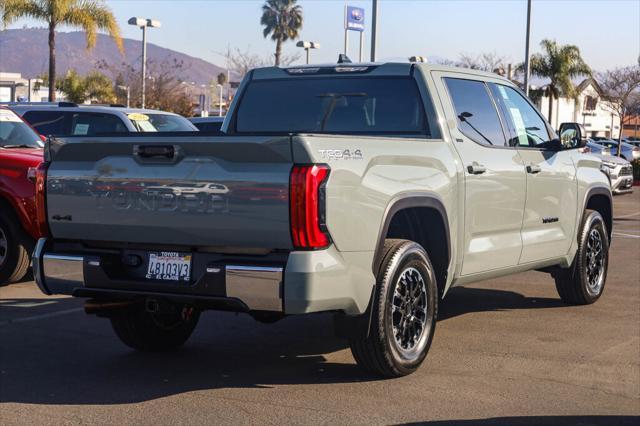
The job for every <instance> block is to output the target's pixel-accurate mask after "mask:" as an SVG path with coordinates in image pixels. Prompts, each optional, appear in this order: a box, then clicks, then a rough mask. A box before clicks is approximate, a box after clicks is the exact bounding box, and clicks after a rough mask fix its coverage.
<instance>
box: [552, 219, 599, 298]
mask: <svg viewBox="0 0 640 426" xmlns="http://www.w3.org/2000/svg"><path fill="white" fill-rule="evenodd" d="M608 268H609V236H608V234H607V230H606V225H605V223H604V219H603V218H602V216H601V215H600V213H598V212H597V211H595V210H586V211H585V213H584V217H583V219H582V225H581V230H580V235H579V237H578V251H577V253H576V257H575V259H574V260H573V264H572V265H571V267H570V268H568V269H563V270H559V271H557V272H556V274H555V277H554V278H555V281H556V289H557V290H558V294H559V295H560V298H561V299H562V301H563V302H565V303H567V304H570V305H588V304H591V303H594V302H595V301H596V300H598V299H599V298H600V296H601V295H602V292H603V291H604V285H605V282H606V280H607V270H608Z"/></svg>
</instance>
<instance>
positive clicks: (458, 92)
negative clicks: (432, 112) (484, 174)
mask: <svg viewBox="0 0 640 426" xmlns="http://www.w3.org/2000/svg"><path fill="white" fill-rule="evenodd" d="M445 82H446V85H447V89H448V90H449V95H450V96H451V101H452V102H453V107H454V109H455V111H456V116H457V119H458V128H459V129H460V131H461V132H462V133H464V135H465V136H466V137H468V138H470V139H472V140H474V141H476V142H477V143H479V144H482V145H496V146H504V145H505V137H504V133H503V131H502V125H501V124H500V118H499V117H498V111H496V107H495V105H494V103H493V100H492V99H491V97H490V95H489V92H488V90H487V87H486V85H485V84H484V82H482V81H475V80H462V79H458V78H445Z"/></svg>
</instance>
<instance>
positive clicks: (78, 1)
mask: <svg viewBox="0 0 640 426" xmlns="http://www.w3.org/2000/svg"><path fill="white" fill-rule="evenodd" d="M0 13H1V14H2V23H3V25H4V26H7V25H9V24H10V23H12V22H14V21H16V20H18V19H21V18H31V19H35V20H40V21H45V22H46V23H47V24H48V27H49V77H50V78H51V81H57V80H56V28H57V27H58V26H59V25H64V26H70V27H75V28H81V29H82V30H84V32H85V37H86V40H87V49H91V48H93V47H94V46H95V44H96V34H97V31H98V30H103V31H106V32H107V33H108V34H109V35H110V36H111V37H113V39H114V40H115V42H116V44H117V45H118V49H120V51H121V52H122V51H123V47H122V39H121V37H120V28H119V27H118V24H117V22H116V18H115V16H113V13H112V12H111V9H109V8H108V7H107V6H106V5H105V4H104V2H103V1H102V0H0ZM55 100H56V92H55V87H53V85H51V84H50V85H49V101H50V102H53V101H55Z"/></svg>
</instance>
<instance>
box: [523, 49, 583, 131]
mask: <svg viewBox="0 0 640 426" xmlns="http://www.w3.org/2000/svg"><path fill="white" fill-rule="evenodd" d="M540 45H541V46H542V50H543V53H537V54H534V55H531V74H533V75H536V76H538V77H544V78H548V79H549V80H550V82H549V85H548V86H547V89H546V95H547V96H548V98H549V122H551V113H552V112H553V100H554V99H556V98H558V97H560V96H567V97H574V96H575V86H574V85H573V81H572V80H573V79H574V78H576V77H578V76H581V75H591V69H590V68H589V66H588V65H587V64H586V63H585V62H584V60H583V59H582V56H581V55H580V49H579V48H578V47H577V46H574V45H570V44H566V45H559V44H558V43H556V41H555V40H547V39H545V40H542V42H541V43H540Z"/></svg>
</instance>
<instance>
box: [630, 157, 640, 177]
mask: <svg viewBox="0 0 640 426" xmlns="http://www.w3.org/2000/svg"><path fill="white" fill-rule="evenodd" d="M631 164H632V165H633V180H635V181H640V160H635V161H633V162H632V163H631Z"/></svg>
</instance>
